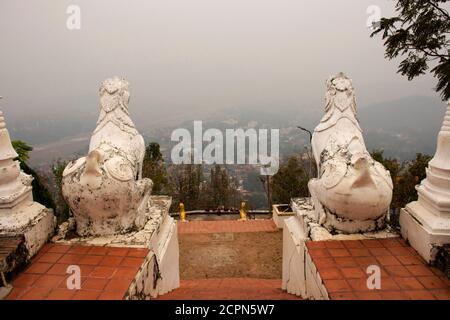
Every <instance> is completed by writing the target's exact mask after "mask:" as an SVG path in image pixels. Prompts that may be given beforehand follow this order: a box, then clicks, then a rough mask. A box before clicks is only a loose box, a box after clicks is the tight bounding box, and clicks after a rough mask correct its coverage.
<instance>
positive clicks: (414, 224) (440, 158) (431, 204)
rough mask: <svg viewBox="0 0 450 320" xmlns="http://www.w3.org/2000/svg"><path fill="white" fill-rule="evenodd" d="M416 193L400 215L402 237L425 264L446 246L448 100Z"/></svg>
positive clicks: (449, 237) (449, 219) (449, 234)
mask: <svg viewBox="0 0 450 320" xmlns="http://www.w3.org/2000/svg"><path fill="white" fill-rule="evenodd" d="M417 192H418V195H419V199H418V201H415V202H411V203H409V204H408V205H407V206H406V208H405V209H403V210H402V212H401V214H400V225H401V230H402V236H403V237H404V238H405V239H407V240H408V241H409V243H410V244H411V246H413V247H414V249H416V250H417V252H419V253H420V255H421V256H422V257H423V258H424V259H425V260H426V261H427V262H433V261H434V259H435V256H436V254H437V252H438V250H439V248H440V247H441V246H443V245H444V244H449V243H450V101H449V102H448V107H447V112H446V114H445V117H444V124H443V125H442V129H441V131H440V132H439V135H438V144H437V150H436V154H435V155H434V158H433V159H432V160H431V161H430V163H429V166H428V169H427V178H426V179H425V180H423V181H422V183H421V184H420V185H419V186H418V187H417Z"/></svg>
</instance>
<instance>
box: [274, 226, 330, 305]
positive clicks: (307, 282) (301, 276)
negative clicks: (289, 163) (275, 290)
mask: <svg viewBox="0 0 450 320" xmlns="http://www.w3.org/2000/svg"><path fill="white" fill-rule="evenodd" d="M304 236H305V235H304V234H303V233H302V227H301V226H300V223H299V220H298V219H297V218H295V217H292V218H290V219H287V220H286V221H285V228H284V229H283V274H282V289H283V290H286V291H287V292H288V293H290V294H293V295H296V296H300V297H302V298H303V299H313V300H328V292H327V290H326V288H325V286H324V285H323V284H322V280H321V279H320V276H319V275H318V273H317V269H316V267H315V266H314V263H313V262H312V260H311V257H310V256H309V254H308V249H307V248H306V245H305V243H306V240H307V239H306V238H305V237H304Z"/></svg>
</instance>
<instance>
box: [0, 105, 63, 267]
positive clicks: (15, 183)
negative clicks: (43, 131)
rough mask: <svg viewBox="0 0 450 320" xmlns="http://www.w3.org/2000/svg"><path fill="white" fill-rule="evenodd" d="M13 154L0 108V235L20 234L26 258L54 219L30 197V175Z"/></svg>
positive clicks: (45, 236) (44, 237) (45, 237)
mask: <svg viewBox="0 0 450 320" xmlns="http://www.w3.org/2000/svg"><path fill="white" fill-rule="evenodd" d="M0 98H1V97H0ZM17 157H18V155H17V153H16V151H15V150H14V148H13V146H12V143H11V138H10V136H9V132H8V129H7V128H6V123H5V118H4V116H3V112H2V111H0V236H21V237H23V238H24V242H25V247H26V249H27V252H26V256H27V258H28V259H29V258H31V257H33V256H34V255H35V254H36V253H37V252H38V251H39V249H40V248H41V247H42V246H43V245H44V244H45V243H46V242H47V240H48V238H49V237H50V236H51V235H52V234H53V231H54V228H55V222H56V221H55V217H54V215H53V211H52V210H51V209H47V208H46V207H44V206H43V205H41V204H40V203H37V202H35V201H34V199H33V188H32V182H33V177H32V176H30V175H28V174H26V173H24V172H23V171H22V170H21V168H20V163H19V161H17Z"/></svg>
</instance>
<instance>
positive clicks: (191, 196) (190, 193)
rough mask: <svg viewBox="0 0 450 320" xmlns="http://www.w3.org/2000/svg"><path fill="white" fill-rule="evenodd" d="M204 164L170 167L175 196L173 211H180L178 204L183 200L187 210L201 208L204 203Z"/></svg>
mask: <svg viewBox="0 0 450 320" xmlns="http://www.w3.org/2000/svg"><path fill="white" fill-rule="evenodd" d="M203 182H204V181H203V172H202V166H201V165H196V164H182V165H172V166H170V167H169V184H170V186H169V188H170V190H171V192H170V194H171V195H172V196H173V202H172V208H171V211H178V205H179V203H180V202H183V203H184V205H185V208H186V210H195V209H199V208H200V207H201V206H203V205H204V203H203V201H202V190H204V183H203Z"/></svg>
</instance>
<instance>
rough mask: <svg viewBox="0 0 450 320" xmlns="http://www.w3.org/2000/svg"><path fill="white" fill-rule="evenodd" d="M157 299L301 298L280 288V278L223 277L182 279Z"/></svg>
mask: <svg viewBox="0 0 450 320" xmlns="http://www.w3.org/2000/svg"><path fill="white" fill-rule="evenodd" d="M158 300H301V299H300V298H298V297H296V296H293V295H291V294H288V293H286V292H284V291H283V290H281V280H278V279H276V280H272V279H248V278H224V279H194V280H182V281H181V287H180V288H179V289H177V290H175V291H173V292H171V293H169V294H167V295H164V296H162V297H159V298H158Z"/></svg>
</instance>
